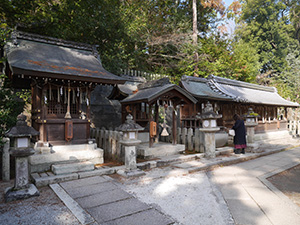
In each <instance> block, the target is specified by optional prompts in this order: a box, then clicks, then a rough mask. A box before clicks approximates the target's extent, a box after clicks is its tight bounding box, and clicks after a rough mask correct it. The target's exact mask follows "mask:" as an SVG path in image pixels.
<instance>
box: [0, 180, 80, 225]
mask: <svg viewBox="0 0 300 225" xmlns="http://www.w3.org/2000/svg"><path fill="white" fill-rule="evenodd" d="M13 186H14V183H13V181H10V182H2V181H0V192H1V193H4V190H5V189H6V188H7V187H13ZM39 191H40V196H39V197H32V198H29V199H25V200H19V201H13V202H9V203H5V202H4V195H3V194H1V195H0V224H3V225H4V224H5V225H16V224H21V225H25V224H28V225H31V224H49V225H50V224H55V225H56V224H58V225H59V224H61V225H63V224H72V225H77V224H80V223H79V222H78V220H77V219H76V218H75V217H74V215H73V214H72V213H71V212H70V211H69V209H68V208H67V207H66V206H65V205H64V204H63V203H62V201H61V200H60V199H59V198H58V197H57V196H56V195H55V193H54V192H53V191H52V190H51V189H50V188H49V187H42V188H39Z"/></svg>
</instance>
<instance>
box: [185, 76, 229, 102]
mask: <svg viewBox="0 0 300 225" xmlns="http://www.w3.org/2000/svg"><path fill="white" fill-rule="evenodd" d="M180 86H181V87H183V88H184V89H185V90H186V91H188V92H189V93H190V94H191V95H193V96H194V97H195V98H204V99H211V100H224V101H232V99H231V98H230V97H228V96H227V95H224V94H223V93H221V92H219V93H218V92H215V91H213V90H212V89H211V88H210V87H209V85H207V79H205V78H199V77H190V76H182V77H181V81H180Z"/></svg>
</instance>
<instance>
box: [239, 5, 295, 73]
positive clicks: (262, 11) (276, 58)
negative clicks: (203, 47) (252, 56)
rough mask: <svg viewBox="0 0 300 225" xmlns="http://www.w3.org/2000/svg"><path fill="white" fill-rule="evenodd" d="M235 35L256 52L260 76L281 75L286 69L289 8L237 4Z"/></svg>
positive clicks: (290, 38) (290, 30)
mask: <svg viewBox="0 0 300 225" xmlns="http://www.w3.org/2000/svg"><path fill="white" fill-rule="evenodd" d="M241 2H242V11H241V15H240V17H239V19H238V20H237V22H238V30H237V35H238V36H240V37H241V38H242V39H243V40H244V41H245V42H246V43H248V44H250V45H251V46H252V47H254V48H256V49H257V52H258V54H259V62H260V63H261V72H262V73H266V72H268V71H273V72H274V73H276V72H281V71H282V68H284V67H285V66H286V61H285V56H286V55H287V54H288V52H287V47H288V45H290V44H294V43H295V40H294V38H293V35H294V31H295V30H294V27H293V25H292V24H291V23H290V20H289V19H290V18H289V10H290V5H289V4H288V3H287V1H286V2H283V1H279V0H275V1H274V0H249V1H241Z"/></svg>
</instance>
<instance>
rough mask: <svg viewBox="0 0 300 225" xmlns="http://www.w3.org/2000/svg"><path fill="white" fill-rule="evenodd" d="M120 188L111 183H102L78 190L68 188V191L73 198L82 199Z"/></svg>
mask: <svg viewBox="0 0 300 225" xmlns="http://www.w3.org/2000/svg"><path fill="white" fill-rule="evenodd" d="M116 188H118V187H117V185H115V184H114V183H111V182H102V183H97V184H91V185H86V186H81V187H76V188H67V189H66V191H67V192H68V194H69V195H70V196H71V197H72V198H80V197H84V196H89V195H94V194H97V193H101V192H106V191H109V190H113V189H116Z"/></svg>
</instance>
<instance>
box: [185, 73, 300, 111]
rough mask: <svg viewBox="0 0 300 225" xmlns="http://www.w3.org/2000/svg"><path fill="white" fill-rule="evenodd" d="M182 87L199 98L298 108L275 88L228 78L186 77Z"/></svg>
mask: <svg viewBox="0 0 300 225" xmlns="http://www.w3.org/2000/svg"><path fill="white" fill-rule="evenodd" d="M181 84H182V86H183V87H184V88H185V89H186V90H187V91H188V92H190V93H191V94H192V95H193V96H195V97H197V98H210V99H215V100H222V97H223V100H225V101H236V102H247V103H253V104H264V105H277V106H288V107H297V106H299V104H298V103H295V102H291V101H288V100H285V99H284V98H282V97H281V96H280V95H279V94H278V93H277V90H276V88H274V87H265V86H262V85H257V84H251V83H247V82H242V81H236V80H231V79H227V78H222V77H217V76H212V75H211V76H209V77H208V78H207V79H204V78H195V77H188V76H184V77H183V78H182V81H181Z"/></svg>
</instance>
